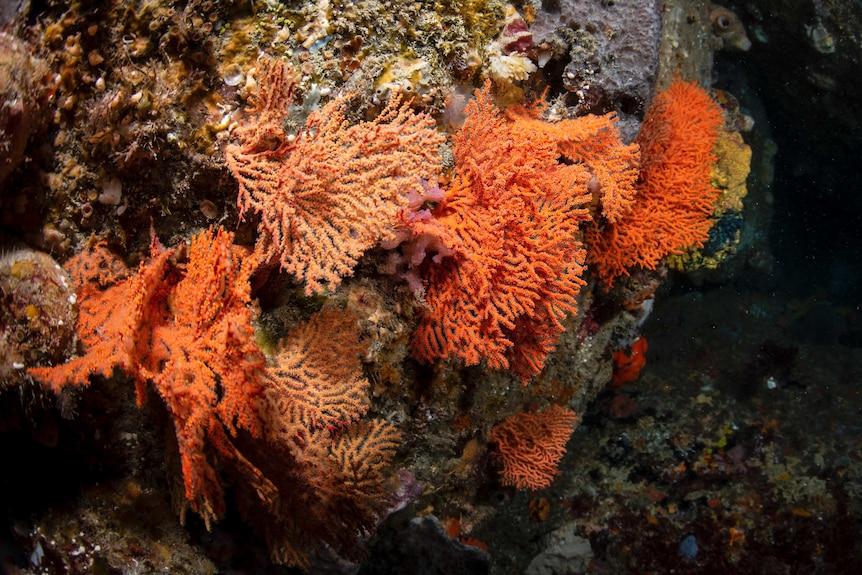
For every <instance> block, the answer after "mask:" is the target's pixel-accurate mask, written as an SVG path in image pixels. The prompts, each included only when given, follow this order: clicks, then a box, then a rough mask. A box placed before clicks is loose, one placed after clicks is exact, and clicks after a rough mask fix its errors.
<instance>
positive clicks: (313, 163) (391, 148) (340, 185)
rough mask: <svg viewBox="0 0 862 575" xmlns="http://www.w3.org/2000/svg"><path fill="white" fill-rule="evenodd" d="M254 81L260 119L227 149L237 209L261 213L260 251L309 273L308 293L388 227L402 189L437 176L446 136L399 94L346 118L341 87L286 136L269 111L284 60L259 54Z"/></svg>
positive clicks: (286, 94)
mask: <svg viewBox="0 0 862 575" xmlns="http://www.w3.org/2000/svg"><path fill="white" fill-rule="evenodd" d="M260 85H261V86H262V87H263V88H262V93H261V94H260V95H259V97H258V101H257V106H256V108H255V110H254V111H255V113H256V121H257V122H258V123H259V125H258V126H257V127H255V128H253V127H250V126H246V127H244V128H242V129H240V130H238V131H237V135H238V136H239V138H240V143H239V144H238V145H232V146H228V148H227V150H226V152H227V154H226V159H227V164H228V167H229V168H230V170H231V172H232V173H233V175H234V177H235V178H236V179H237V181H238V182H239V200H238V201H239V206H240V210H241V211H242V212H246V211H248V210H252V211H253V212H257V213H260V215H261V224H260V232H261V238H260V239H259V243H258V251H259V252H261V253H262V254H264V255H265V256H266V257H267V258H268V259H273V260H277V261H279V262H280V263H281V266H282V268H283V269H285V270H287V271H288V272H290V273H292V274H293V275H295V276H296V277H297V278H299V279H300V280H302V281H304V282H306V293H308V294H312V293H319V292H321V291H323V290H324V289H325V288H327V287H328V288H329V289H334V288H335V287H336V286H337V285H338V284H339V283H340V282H341V278H343V277H344V276H347V275H350V274H351V273H352V272H353V267H354V266H355V264H356V262H357V260H358V259H359V257H360V256H362V254H363V253H365V251H366V250H368V249H369V248H371V247H373V246H375V245H376V244H377V243H378V242H379V241H380V240H381V239H388V238H390V237H392V226H393V224H394V223H395V221H396V217H397V215H398V214H399V212H400V210H401V208H402V207H403V206H404V204H405V203H406V199H405V197H404V194H405V193H406V191H409V190H411V189H414V188H417V187H419V186H420V182H421V181H422V180H431V179H433V178H434V176H436V174H437V172H438V171H439V163H440V161H439V152H438V146H439V144H440V143H441V142H442V136H440V135H438V134H437V132H436V131H435V129H434V121H433V120H432V119H431V118H430V117H429V116H427V115H426V114H418V113H415V112H413V111H412V109H410V108H409V107H408V106H407V105H404V104H403V103H402V102H401V99H400V97H398V96H396V97H394V98H392V100H391V101H390V102H389V104H388V105H387V106H386V107H385V108H384V109H383V111H382V112H381V113H380V115H379V116H377V118H375V119H374V120H372V121H368V122H361V123H359V124H356V125H352V126H351V125H348V122H347V120H346V118H345V108H346V106H347V103H348V100H349V96H341V97H337V98H335V99H334V100H332V101H331V102H329V103H328V104H326V105H325V106H324V107H323V108H322V109H321V110H319V111H315V112H312V113H311V114H310V115H309V117H308V120H307V122H306V126H305V128H304V129H303V130H302V131H300V133H299V134H298V135H297V136H296V139H295V140H293V141H289V140H288V139H286V138H284V137H283V136H284V134H283V132H280V130H281V128H280V127H279V126H278V125H277V122H276V121H275V118H276V117H278V116H279V114H281V116H283V115H284V114H285V112H286V109H285V107H284V105H285V103H286V102H288V101H289V100H290V93H291V90H292V80H291V79H290V76H289V74H288V72H287V71H286V67H285V64H284V63H283V62H281V61H269V62H265V63H264V65H263V67H262V71H261V77H260ZM251 122H255V119H252V120H251Z"/></svg>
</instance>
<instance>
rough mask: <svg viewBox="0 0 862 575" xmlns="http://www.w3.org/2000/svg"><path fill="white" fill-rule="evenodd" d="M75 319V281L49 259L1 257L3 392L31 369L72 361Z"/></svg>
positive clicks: (19, 253)
mask: <svg viewBox="0 0 862 575" xmlns="http://www.w3.org/2000/svg"><path fill="white" fill-rule="evenodd" d="M77 316H78V305H77V295H76V294H75V290H74V287H73V285H72V281H71V280H70V279H69V276H68V274H67V273H66V272H65V271H64V270H63V268H61V267H60V266H59V264H57V262H55V261H54V259H53V258H51V256H49V255H48V254H46V253H43V252H37V251H35V250H31V249H29V248H20V249H16V250H12V251H11V252H8V253H3V254H0V389H3V388H4V387H5V386H7V385H9V384H11V383H13V382H16V381H20V380H21V379H22V378H23V377H24V375H25V374H26V373H27V371H26V370H27V368H28V367H33V366H36V365H43V364H46V363H59V362H62V361H63V360H64V359H65V358H66V357H68V356H69V355H70V354H71V353H72V352H73V351H74V347H75V320H76V319H77Z"/></svg>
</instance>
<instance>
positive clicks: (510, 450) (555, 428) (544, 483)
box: [488, 405, 578, 491]
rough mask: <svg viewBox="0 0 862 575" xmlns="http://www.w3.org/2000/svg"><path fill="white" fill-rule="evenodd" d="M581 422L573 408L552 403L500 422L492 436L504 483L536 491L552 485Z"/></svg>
mask: <svg viewBox="0 0 862 575" xmlns="http://www.w3.org/2000/svg"><path fill="white" fill-rule="evenodd" d="M577 423H578V416H577V415H576V414H575V413H574V412H573V411H569V410H568V409H565V408H562V407H560V406H558V405H552V406H551V407H548V408H547V409H544V410H543V411H540V412H538V413H516V414H515V415H512V416H510V417H508V418H507V419H506V420H505V421H503V422H502V423H500V424H498V425H496V426H495V427H494V428H493V429H492V430H491V433H490V434H488V439H489V440H490V441H492V442H494V443H496V444H497V451H496V454H495V456H496V458H497V460H498V461H499V462H500V464H501V465H502V468H503V469H502V477H501V480H502V483H503V485H511V486H513V487H517V488H518V489H532V490H534V491H535V490H537V489H544V488H545V487H548V486H549V485H550V484H551V481H552V480H553V478H554V476H555V475H557V474H558V473H559V471H558V469H557V465H558V464H559V463H560V460H561V459H562V458H563V455H565V453H566V443H567V442H568V441H569V436H571V435H572V431H574V429H575V425H577Z"/></svg>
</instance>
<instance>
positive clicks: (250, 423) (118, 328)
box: [30, 228, 265, 522]
mask: <svg viewBox="0 0 862 575" xmlns="http://www.w3.org/2000/svg"><path fill="white" fill-rule="evenodd" d="M232 241H233V235H232V234H230V233H228V232H225V231H224V230H222V229H221V228H219V229H218V231H216V232H213V231H212V230H208V231H204V232H202V233H200V234H198V235H197V236H195V237H194V238H192V241H191V245H190V247H189V251H188V261H187V262H186V263H185V264H184V265H183V266H182V267H181V266H180V265H179V264H175V263H172V258H174V256H175V255H176V252H175V250H172V249H165V248H162V247H161V246H160V245H159V244H158V241H157V240H153V244H152V250H151V251H152V253H151V257H150V259H149V260H148V261H146V262H144V263H142V264H141V266H140V269H139V270H138V273H136V274H133V275H130V276H129V277H126V278H124V279H122V278H123V276H124V275H125V274H126V273H127V271H126V270H125V269H124V266H123V265H122V263H121V262H119V261H118V260H117V259H116V258H115V257H114V256H112V255H110V253H109V252H108V251H107V249H106V248H105V247H104V246H103V245H98V244H97V245H95V246H93V247H92V248H90V249H88V250H86V251H84V252H82V253H81V254H79V255H78V256H76V257H75V258H74V259H73V260H71V261H70V263H69V264H68V268H69V269H70V275H71V276H72V278H73V280H74V281H76V282H77V284H78V297H79V299H80V302H81V312H80V314H79V320H78V325H77V329H78V334H79V337H80V338H81V341H82V342H83V343H84V345H85V346H86V353H85V355H83V356H81V357H79V358H76V359H73V360H72V361H70V362H68V363H66V364H64V365H59V366H56V367H50V368H37V369H32V370H30V373H31V374H32V375H34V376H35V377H36V378H37V379H39V380H41V381H42V382H43V383H45V384H46V385H47V386H49V387H50V388H51V389H53V390H55V391H59V390H60V389H62V388H63V387H65V386H67V385H78V386H80V385H87V384H88V383H89V376H90V375H93V374H99V375H102V376H105V377H109V376H110V375H111V374H112V372H113V370H114V369H115V368H119V369H120V370H121V371H123V372H124V373H126V374H127V375H129V376H130V377H132V378H133V379H134V380H135V385H136V389H137V397H138V403H139V404H141V403H142V402H143V400H144V398H145V392H146V386H147V384H148V383H152V385H153V387H154V388H155V389H156V391H157V392H158V394H159V396H160V397H161V398H162V399H163V400H164V402H165V405H166V407H167V409H168V411H169V412H170V414H171V416H172V420H173V423H174V428H175V431H176V437H177V443H178V445H179V451H180V456H181V463H182V473H183V480H184V485H185V497H186V500H187V501H188V503H189V504H190V505H191V508H192V509H193V510H194V511H196V512H197V513H199V514H201V516H203V518H204V519H205V520H206V521H207V522H210V521H211V520H213V519H215V518H218V517H219V516H221V515H222V514H223V512H224V499H223V497H224V493H223V487H222V483H221V481H220V480H219V478H218V476H217V473H216V469H215V464H214V461H213V457H214V454H213V453H212V448H213V447H215V448H216V449H217V450H219V451H221V452H225V453H227V454H230V455H231V456H232V453H233V451H235V448H233V447H232V444H231V440H230V437H235V436H236V434H237V433H238V431H239V430H241V429H242V430H245V431H247V432H248V433H250V434H251V435H252V436H259V435H260V433H261V431H262V424H261V419H260V417H259V415H258V411H259V402H260V400H261V399H262V395H263V387H262V381H263V375H264V368H265V357H264V355H263V353H262V352H261V351H260V350H259V349H258V347H257V345H256V343H255V342H254V337H253V335H254V328H253V327H252V325H251V321H252V309H251V297H250V293H249V292H250V288H249V282H248V279H249V276H250V274H251V272H252V270H253V269H254V268H255V266H256V263H255V261H254V256H253V255H250V256H245V257H244V256H243V255H242V253H241V251H240V250H239V249H238V248H235V247H234V246H233V244H232Z"/></svg>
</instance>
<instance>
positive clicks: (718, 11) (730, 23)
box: [707, 4, 751, 52]
mask: <svg viewBox="0 0 862 575" xmlns="http://www.w3.org/2000/svg"><path fill="white" fill-rule="evenodd" d="M707 11H708V12H709V22H710V24H712V33H713V35H714V36H715V37H716V38H717V39H718V41H719V45H718V47H719V48H723V49H725V50H739V51H741V52H747V51H748V50H749V49H750V48H751V40H749V39H748V34H746V33H745V26H743V25H742V21H741V20H740V19H739V16H737V15H736V13H735V12H734V11H733V10H731V9H729V8H725V7H724V6H719V5H718V4H710V5H709V6H708V7H707Z"/></svg>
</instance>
